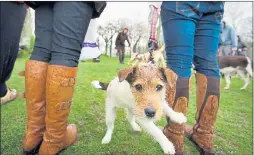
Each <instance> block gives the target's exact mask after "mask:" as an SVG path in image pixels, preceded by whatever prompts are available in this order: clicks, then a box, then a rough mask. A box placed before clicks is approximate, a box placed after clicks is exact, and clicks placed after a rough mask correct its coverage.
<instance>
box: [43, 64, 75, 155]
mask: <svg viewBox="0 0 254 155" xmlns="http://www.w3.org/2000/svg"><path fill="white" fill-rule="evenodd" d="M76 74H77V68H76V67H65V66H59V65H49V66H48V73H47V82H46V119H45V120H46V132H45V133H44V135H43V142H42V144H41V147H40V150H39V154H40V155H55V154H57V153H58V152H60V151H61V150H63V149H64V148H67V147H68V146H70V145H71V144H73V143H74V142H75V141H76V139H77V132H78V131H77V128H76V126H75V125H72V124H70V125H68V122H67V119H68V115H69V112H70V108H71V104H72V96H73V92H74V85H75V81H76V80H75V79H76Z"/></svg>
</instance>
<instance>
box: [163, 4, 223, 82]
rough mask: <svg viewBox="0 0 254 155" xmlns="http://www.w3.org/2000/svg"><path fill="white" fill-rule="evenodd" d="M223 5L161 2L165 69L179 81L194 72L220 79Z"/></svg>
mask: <svg viewBox="0 0 254 155" xmlns="http://www.w3.org/2000/svg"><path fill="white" fill-rule="evenodd" d="M222 15H223V3H222V2H163V3H162V7H161V21H162V28H163V33H164V42H165V45H166V56H167V58H166V59H167V67H169V68H171V69H172V70H173V71H175V72H176V73H177V74H178V76H179V78H188V77H190V76H191V67H192V62H193V61H194V64H195V67H196V70H197V72H199V73H202V74H204V75H206V76H214V77H218V78H219V76H220V75H219V69H218V64H217V56H216V55H217V50H218V41H219V39H218V38H219V34H220V24H221V19H222Z"/></svg>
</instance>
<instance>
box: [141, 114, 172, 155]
mask: <svg viewBox="0 0 254 155" xmlns="http://www.w3.org/2000/svg"><path fill="white" fill-rule="evenodd" d="M137 122H138V123H139V125H140V126H141V127H142V128H144V129H145V131H147V133H149V134H150V135H151V136H152V137H153V138H154V139H155V140H156V141H157V142H158V143H159V144H160V146H161V148H162V150H163V151H164V153H165V154H175V148H174V145H173V143H172V142H170V141H169V140H168V138H167V137H166V136H165V135H164V134H163V132H162V130H161V129H160V128H158V127H157V126H156V125H155V124H154V123H153V121H151V120H147V119H145V118H141V119H137Z"/></svg>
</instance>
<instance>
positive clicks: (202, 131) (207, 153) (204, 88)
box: [185, 73, 220, 155]
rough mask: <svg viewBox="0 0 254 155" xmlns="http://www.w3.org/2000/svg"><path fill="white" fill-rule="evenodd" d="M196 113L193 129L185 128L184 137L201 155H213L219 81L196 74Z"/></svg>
mask: <svg viewBox="0 0 254 155" xmlns="http://www.w3.org/2000/svg"><path fill="white" fill-rule="evenodd" d="M196 81H197V90H196V95H197V105H196V106H197V112H196V124H195V125H194V127H190V126H186V128H185V135H186V136H187V137H188V138H189V139H190V140H191V141H192V142H194V144H195V145H196V147H197V149H198V150H199V151H200V153H201V154H202V155H213V154H214V152H213V128H214V123H215V120H216V115H217V111H218V108H219V98H220V79H219V78H215V77H207V76H205V75H203V74H199V73H197V74H196Z"/></svg>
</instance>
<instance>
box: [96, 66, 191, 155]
mask: <svg viewBox="0 0 254 155" xmlns="http://www.w3.org/2000/svg"><path fill="white" fill-rule="evenodd" d="M176 79H177V75H176V74H175V73H174V72H173V71H171V70H170V69H164V68H158V67H157V66H155V65H154V64H139V65H137V66H133V67H127V68H124V69H121V70H119V71H118V77H116V78H114V79H113V80H112V81H111V82H110V83H109V84H106V83H102V82H99V81H93V82H92V85H93V86H94V87H95V88H97V89H102V90H106V91H107V97H106V125H107V132H106V135H105V136H104V138H103V139H102V144H107V143H109V142H110V141H111V136H112V133H113V129H114V121H115V118H116V108H125V109H126V112H127V119H128V121H129V123H130V125H131V126H132V128H133V130H134V131H141V128H140V126H141V127H142V128H143V129H144V130H145V131H147V133H149V134H150V135H151V136H152V137H153V138H154V139H155V140H156V141H157V142H158V143H159V144H160V146H161V148H162V150H163V151H164V153H165V154H174V153H175V149H174V145H173V143H172V142H170V141H169V140H168V138H167V137H166V136H165V135H164V134H163V132H162V131H161V129H160V128H159V127H157V126H156V125H155V124H154V122H155V121H157V120H160V118H161V117H162V115H163V113H164V114H166V115H167V116H168V117H169V118H170V119H171V121H173V122H176V123H179V124H182V123H185V122H186V120H187V119H186V117H185V116H184V114H183V113H178V112H175V111H173V110H172V108H170V107H169V106H168V104H167V102H166V100H165V98H166V87H168V86H169V87H172V86H173V85H174V83H175V82H176ZM139 125H140V126H139Z"/></svg>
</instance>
